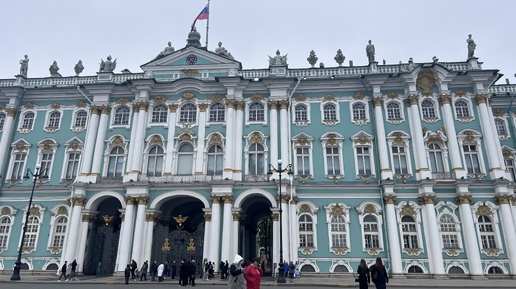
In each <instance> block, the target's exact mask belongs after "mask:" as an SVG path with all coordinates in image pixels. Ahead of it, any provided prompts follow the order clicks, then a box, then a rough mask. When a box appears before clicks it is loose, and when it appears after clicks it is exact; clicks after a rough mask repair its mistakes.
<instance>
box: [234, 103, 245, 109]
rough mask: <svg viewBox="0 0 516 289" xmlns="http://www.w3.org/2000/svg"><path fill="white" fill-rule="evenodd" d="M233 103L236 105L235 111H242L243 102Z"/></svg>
mask: <svg viewBox="0 0 516 289" xmlns="http://www.w3.org/2000/svg"><path fill="white" fill-rule="evenodd" d="M235 103H236V109H237V110H243V109H244V107H245V102H243V101H236V102H235Z"/></svg>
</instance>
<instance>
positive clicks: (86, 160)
mask: <svg viewBox="0 0 516 289" xmlns="http://www.w3.org/2000/svg"><path fill="white" fill-rule="evenodd" d="M99 112H100V111H99V107H98V106H92V107H91V108H90V113H91V115H90V121H89V123H88V129H87V130H86V139H85V142H84V155H83V158H82V166H81V175H83V176H87V175H88V174H90V172H91V162H92V159H93V151H94V149H95V140H96V137H97V129H98V127H97V126H98V122H99Z"/></svg>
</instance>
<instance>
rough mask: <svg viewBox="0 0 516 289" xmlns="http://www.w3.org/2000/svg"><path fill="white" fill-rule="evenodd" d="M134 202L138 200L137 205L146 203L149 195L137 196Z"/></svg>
mask: <svg viewBox="0 0 516 289" xmlns="http://www.w3.org/2000/svg"><path fill="white" fill-rule="evenodd" d="M134 201H135V202H138V205H147V202H148V201H149V196H138V197H136V198H134Z"/></svg>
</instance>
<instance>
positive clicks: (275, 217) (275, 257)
mask: <svg viewBox="0 0 516 289" xmlns="http://www.w3.org/2000/svg"><path fill="white" fill-rule="evenodd" d="M271 211H272V232H273V236H274V238H272V263H276V266H278V264H279V262H280V261H283V260H280V255H279V212H278V209H276V208H274V209H271ZM273 270H274V272H277V270H278V268H277V267H276V268H273Z"/></svg>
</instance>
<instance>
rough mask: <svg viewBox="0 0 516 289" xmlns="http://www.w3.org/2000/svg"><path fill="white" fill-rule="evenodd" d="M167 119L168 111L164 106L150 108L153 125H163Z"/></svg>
mask: <svg viewBox="0 0 516 289" xmlns="http://www.w3.org/2000/svg"><path fill="white" fill-rule="evenodd" d="M167 117H168V109H167V106H166V105H164V104H158V105H155V106H154V107H153V108H152V120H151V121H152V122H154V123H164V122H167Z"/></svg>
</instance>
